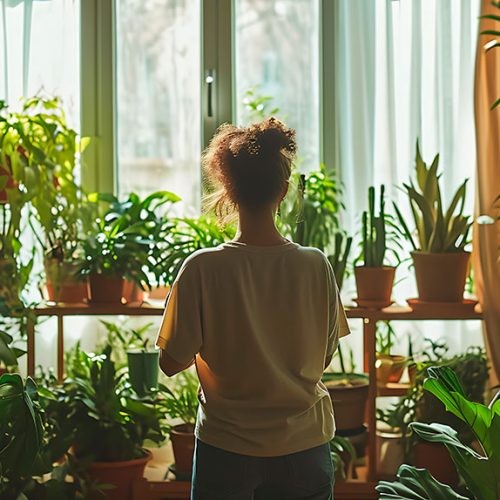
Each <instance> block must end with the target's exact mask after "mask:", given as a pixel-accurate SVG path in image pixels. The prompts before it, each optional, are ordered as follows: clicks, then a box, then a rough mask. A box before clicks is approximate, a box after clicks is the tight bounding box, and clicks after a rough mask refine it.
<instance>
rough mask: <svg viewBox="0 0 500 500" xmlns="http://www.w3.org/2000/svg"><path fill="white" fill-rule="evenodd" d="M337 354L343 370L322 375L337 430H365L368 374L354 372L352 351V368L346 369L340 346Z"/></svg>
mask: <svg viewBox="0 0 500 500" xmlns="http://www.w3.org/2000/svg"><path fill="white" fill-rule="evenodd" d="M337 355H338V357H339V361H340V370H341V371H340V372H339V373H333V372H325V373H324V374H323V377H322V381H323V383H324V384H325V386H326V388H327V389H328V392H329V393H330V397H331V399H332V403H333V407H334V411H335V424H336V429H337V432H339V433H340V434H342V435H349V434H350V433H355V434H356V433H358V432H364V430H365V429H364V422H365V413H366V402H367V399H368V386H369V381H368V375H365V374H363V373H355V372H354V363H353V359H352V358H353V356H352V351H351V368H350V370H347V369H346V363H345V361H344V356H343V353H342V349H341V348H340V346H339V348H338V350H337ZM346 433H347V434H346Z"/></svg>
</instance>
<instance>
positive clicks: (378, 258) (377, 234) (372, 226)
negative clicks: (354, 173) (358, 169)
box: [362, 184, 387, 267]
mask: <svg viewBox="0 0 500 500" xmlns="http://www.w3.org/2000/svg"><path fill="white" fill-rule="evenodd" d="M384 195H385V186H384V185H383V184H382V186H381V187H380V201H379V213H378V215H376V214H375V188H374V187H373V186H370V187H369V188H368V211H366V210H365V211H364V212H363V219H362V221H363V260H364V265H365V266H366V267H382V266H383V265H384V257H385V252H386V249H387V246H386V231H385V199H384Z"/></svg>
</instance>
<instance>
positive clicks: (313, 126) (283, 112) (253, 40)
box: [234, 0, 320, 171]
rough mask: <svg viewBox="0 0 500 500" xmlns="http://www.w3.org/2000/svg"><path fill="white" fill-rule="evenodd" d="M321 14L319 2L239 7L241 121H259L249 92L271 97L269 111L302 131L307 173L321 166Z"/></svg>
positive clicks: (257, 0)
mask: <svg viewBox="0 0 500 500" xmlns="http://www.w3.org/2000/svg"><path fill="white" fill-rule="evenodd" d="M319 9H320V5H319V1H317V0H312V1H311V0H271V1H270V0H236V2H235V19H236V21H235V48H234V60H235V66H236V67H235V86H236V89H235V95H236V100H237V107H236V114H237V122H238V123H248V122H249V121H251V120H252V118H255V116H254V115H255V114H254V113H249V112H248V109H247V107H246V106H245V98H246V99H252V97H251V96H246V94H247V92H248V91H249V90H250V91H253V93H254V94H255V96H256V97H257V98H259V97H264V98H265V97H270V98H271V99H272V100H270V101H269V102H268V104H270V106H269V110H272V108H274V107H276V108H278V109H279V112H278V113H277V114H278V116H280V117H281V118H283V119H285V120H286V122H287V125H289V126H291V127H293V128H295V129H296V130H297V139H298V144H299V160H300V168H301V170H303V171H310V170H313V169H317V168H318V165H319V162H320V150H319V137H320V134H319V124H320V117H319V113H320V103H319V78H320V74H319ZM298 48H300V50H298Z"/></svg>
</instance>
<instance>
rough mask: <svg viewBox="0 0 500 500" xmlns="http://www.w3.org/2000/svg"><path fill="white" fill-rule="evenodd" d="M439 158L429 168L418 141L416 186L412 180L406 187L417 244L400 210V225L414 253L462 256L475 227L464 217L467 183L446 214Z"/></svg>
mask: <svg viewBox="0 0 500 500" xmlns="http://www.w3.org/2000/svg"><path fill="white" fill-rule="evenodd" d="M438 165H439V154H437V155H436V156H435V158H434V160H433V162H432V164H431V165H430V166H428V165H426V163H425V162H424V160H423V159H422V157H421V155H420V149H419V145H418V141H417V153H416V169H415V172H416V179H417V185H415V184H414V182H413V181H412V180H410V183H409V184H403V185H404V188H405V189H406V192H407V194H408V198H409V201H410V207H411V210H412V214H413V219H414V223H415V227H416V231H417V236H418V239H417V242H416V241H415V239H414V236H413V234H412V232H411V231H410V229H409V227H408V224H407V223H406V221H405V219H404V217H403V215H402V214H401V211H400V210H399V208H398V206H397V205H396V204H395V203H393V206H394V210H395V212H396V215H397V218H398V220H399V223H400V225H401V229H400V230H401V232H402V234H403V235H404V236H405V238H406V239H407V240H408V241H409V242H410V244H411V245H412V247H413V249H414V250H419V251H422V252H435V253H449V252H461V251H463V250H464V247H465V245H466V244H467V243H468V234H469V229H470V227H471V225H472V222H471V220H470V217H469V216H465V215H463V211H464V205H465V195H466V187H467V179H466V180H465V181H464V183H463V184H462V185H461V186H460V187H459V188H458V190H457V192H456V193H455V195H454V196H453V199H452V201H451V203H450V205H449V207H448V209H447V210H446V211H444V209H443V201H442V199H441V190H440V187H439V179H440V175H438V173H437V170H438Z"/></svg>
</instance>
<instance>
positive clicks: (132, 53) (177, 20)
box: [116, 0, 201, 208]
mask: <svg viewBox="0 0 500 500" xmlns="http://www.w3.org/2000/svg"><path fill="white" fill-rule="evenodd" d="M200 16H201V13H200V2H199V0H182V1H181V0H158V1H155V2H144V1H143V0H120V1H118V2H116V26H117V33H116V105H117V118H116V130H117V140H116V147H117V151H116V158H117V162H118V182H117V185H118V190H119V192H120V193H128V192H130V191H135V192H137V193H139V194H146V193H150V192H152V191H155V190H158V189H168V190H170V191H174V192H175V193H176V194H178V195H180V196H181V197H182V198H183V199H184V201H185V204H186V206H187V207H195V208H196V207H198V206H199V200H200V152H201V128H200V127H201V111H200V107H201V102H200V76H199V75H200V56H201V48H200V19H201V17H200Z"/></svg>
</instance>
